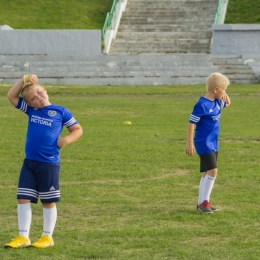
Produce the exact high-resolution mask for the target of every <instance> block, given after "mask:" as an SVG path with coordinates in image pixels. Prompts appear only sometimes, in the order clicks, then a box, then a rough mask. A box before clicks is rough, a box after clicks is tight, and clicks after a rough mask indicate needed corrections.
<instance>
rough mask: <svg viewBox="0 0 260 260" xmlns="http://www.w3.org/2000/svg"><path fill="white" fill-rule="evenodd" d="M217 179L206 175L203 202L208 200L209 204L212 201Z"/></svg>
mask: <svg viewBox="0 0 260 260" xmlns="http://www.w3.org/2000/svg"><path fill="white" fill-rule="evenodd" d="M215 179H216V177H212V176H209V175H207V174H206V176H205V177H204V181H203V186H202V193H201V202H203V201H205V200H207V201H208V202H209V201H210V200H209V199H210V194H211V191H212V189H213V186H214V182H215Z"/></svg>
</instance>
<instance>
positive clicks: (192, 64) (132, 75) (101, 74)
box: [0, 54, 258, 86]
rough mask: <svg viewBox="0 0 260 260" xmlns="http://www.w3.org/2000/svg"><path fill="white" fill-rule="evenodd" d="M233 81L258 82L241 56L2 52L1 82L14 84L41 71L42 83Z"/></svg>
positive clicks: (173, 83) (186, 82)
mask: <svg viewBox="0 0 260 260" xmlns="http://www.w3.org/2000/svg"><path fill="white" fill-rule="evenodd" d="M217 71H219V72H222V73H223V74H225V75H227V76H228V77H229V78H230V80H231V83H256V82H257V81H258V80H257V79H256V76H255V75H254V73H253V72H252V70H251V69H250V67H249V66H248V65H244V63H243V60H242V59H240V58H238V57H214V56H211V55H208V54H171V55H167V54H161V55H160V54H158V55H154V54H151V55H149V54H147V55H97V56H48V55H0V83H3V84H14V83H15V82H16V81H17V79H19V78H21V77H22V76H23V75H24V74H31V73H33V74H37V75H38V77H39V79H40V83H41V84H59V85H60V84H64V85H70V84H71V85H96V86H98V85H117V86H123V85H175V84H180V85H182V84H205V80H206V78H207V76H208V75H209V74H210V73H212V72H217Z"/></svg>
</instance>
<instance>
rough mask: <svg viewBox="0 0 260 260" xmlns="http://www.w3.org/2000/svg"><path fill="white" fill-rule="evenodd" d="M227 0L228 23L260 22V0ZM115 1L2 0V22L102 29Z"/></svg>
mask: <svg viewBox="0 0 260 260" xmlns="http://www.w3.org/2000/svg"><path fill="white" fill-rule="evenodd" d="M129 1H131V0H129ZM228 2H229V3H228V9H227V15H226V21H225V23H227V24H232V23H235V24H250V23H251V24H255V23H260V14H259V9H260V0H254V1H248V0H229V1H228ZM112 4H113V0H100V1H97V0H88V1H86V0H76V1H68V0H56V1H50V0H48V1H46V0H45V1H42V0H38V1H37V2H35V1H32V0H9V1H7V0H0V6H1V8H0V25H4V24H7V25H9V26H11V27H12V28H14V29H99V30H101V29H102V28H103V26H104V22H105V19H106V14H107V13H108V12H109V11H110V10H111V7H112Z"/></svg>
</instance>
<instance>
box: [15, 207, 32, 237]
mask: <svg viewBox="0 0 260 260" xmlns="http://www.w3.org/2000/svg"><path fill="white" fill-rule="evenodd" d="M17 212H18V228H19V235H20V236H24V237H26V238H29V234H30V226H31V221H32V209H31V204H30V203H25V204H18V206H17Z"/></svg>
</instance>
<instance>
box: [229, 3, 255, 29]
mask: <svg viewBox="0 0 260 260" xmlns="http://www.w3.org/2000/svg"><path fill="white" fill-rule="evenodd" d="M259 10H260V0H255V1H248V0H229V1H228V8H227V15H226V19H225V24H259V23H260V13H259Z"/></svg>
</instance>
